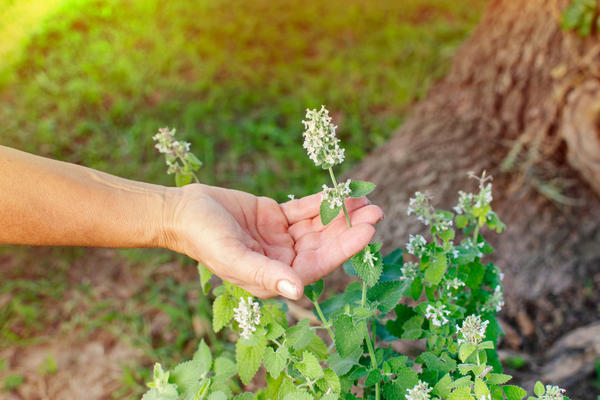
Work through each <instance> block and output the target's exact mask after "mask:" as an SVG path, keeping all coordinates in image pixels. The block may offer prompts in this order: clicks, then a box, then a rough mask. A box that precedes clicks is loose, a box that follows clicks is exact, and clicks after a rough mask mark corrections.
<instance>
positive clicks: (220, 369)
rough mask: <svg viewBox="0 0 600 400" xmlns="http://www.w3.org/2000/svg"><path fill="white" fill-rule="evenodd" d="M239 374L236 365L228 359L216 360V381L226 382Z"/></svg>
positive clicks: (219, 358)
mask: <svg viewBox="0 0 600 400" xmlns="http://www.w3.org/2000/svg"><path fill="white" fill-rule="evenodd" d="M236 373H237V367H236V366H235V363H234V362H233V361H231V360H230V359H229V358H226V357H218V358H217V359H216V360H215V379H219V380H225V379H229V378H231V377H232V376H233V375H235V374H236Z"/></svg>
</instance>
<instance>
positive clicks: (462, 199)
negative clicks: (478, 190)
mask: <svg viewBox="0 0 600 400" xmlns="http://www.w3.org/2000/svg"><path fill="white" fill-rule="evenodd" d="M473 197H474V196H473V193H465V192H463V191H462V190H461V191H459V192H458V204H456V206H454V211H455V212H456V213H457V214H462V213H464V212H467V211H469V210H471V208H473Z"/></svg>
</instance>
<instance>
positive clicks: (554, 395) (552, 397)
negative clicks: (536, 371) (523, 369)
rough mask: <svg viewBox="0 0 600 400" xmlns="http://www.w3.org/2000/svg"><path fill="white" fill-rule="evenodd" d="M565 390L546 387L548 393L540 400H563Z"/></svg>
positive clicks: (550, 386) (556, 387)
mask: <svg viewBox="0 0 600 400" xmlns="http://www.w3.org/2000/svg"><path fill="white" fill-rule="evenodd" d="M564 394H565V389H561V388H559V387H558V386H552V385H546V393H544V394H543V395H542V396H541V397H540V398H539V399H540V400H563V399H564V397H565V396H564Z"/></svg>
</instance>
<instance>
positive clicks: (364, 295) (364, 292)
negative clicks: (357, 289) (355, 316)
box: [360, 282, 367, 307]
mask: <svg viewBox="0 0 600 400" xmlns="http://www.w3.org/2000/svg"><path fill="white" fill-rule="evenodd" d="M366 302H367V284H366V283H364V282H363V283H362V297H361V299H360V306H361V307H364V306H365V303H366Z"/></svg>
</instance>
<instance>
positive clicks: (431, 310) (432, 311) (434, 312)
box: [425, 304, 450, 326]
mask: <svg viewBox="0 0 600 400" xmlns="http://www.w3.org/2000/svg"><path fill="white" fill-rule="evenodd" d="M447 315H450V311H448V310H446V306H445V305H444V304H439V305H436V306H432V305H431V304H429V305H427V308H426V309H425V318H427V319H428V320H430V321H431V323H432V325H434V326H442V325H443V324H445V323H447V322H448V318H446V316H447Z"/></svg>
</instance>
